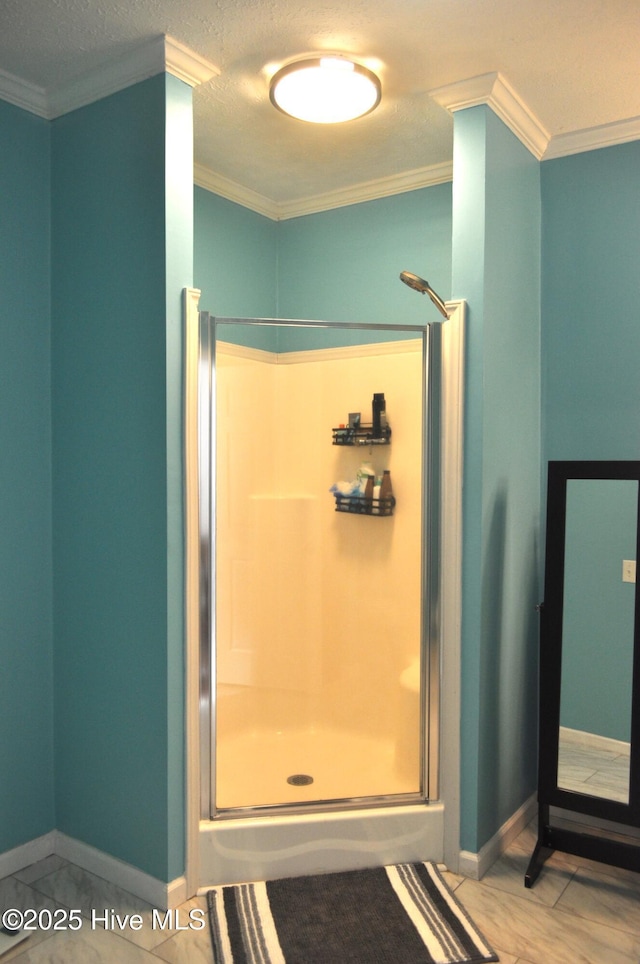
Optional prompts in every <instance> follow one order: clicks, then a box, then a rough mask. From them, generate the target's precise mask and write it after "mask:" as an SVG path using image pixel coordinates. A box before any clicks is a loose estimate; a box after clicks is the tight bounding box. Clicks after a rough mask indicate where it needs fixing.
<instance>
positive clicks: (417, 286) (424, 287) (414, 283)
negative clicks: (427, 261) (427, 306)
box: [400, 271, 449, 318]
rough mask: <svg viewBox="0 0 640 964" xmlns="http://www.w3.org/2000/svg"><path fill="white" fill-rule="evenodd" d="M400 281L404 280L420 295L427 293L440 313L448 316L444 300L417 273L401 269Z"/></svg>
mask: <svg viewBox="0 0 640 964" xmlns="http://www.w3.org/2000/svg"><path fill="white" fill-rule="evenodd" d="M400 281H404V283H405V284H406V285H409V287H410V288H413V290H414V291H419V292H420V294H421V295H429V297H430V298H431V300H432V301H433V303H434V305H435V306H436V308H437V309H438V311H439V312H440V314H441V315H444V317H445V318H448V317H449V313H448V311H447V309H446V306H445V303H444V301H443V300H442V298H441V297H440V296H439V295H437V294H436V293H435V291H434V290H433V288H432V287H431V285H430V284H429V282H428V281H425V280H424V278H419V277H418V275H417V274H412V273H411V272H410V271H401V272H400Z"/></svg>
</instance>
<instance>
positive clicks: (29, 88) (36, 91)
mask: <svg viewBox="0 0 640 964" xmlns="http://www.w3.org/2000/svg"><path fill="white" fill-rule="evenodd" d="M0 99H1V100H5V101H6V102H7V103H8V104H13V105H14V107H21V108H22V110H28V111H29V113H31V114H37V116H38V117H44V118H45V119H46V120H50V119H51V116H50V114H49V104H48V101H47V92H46V90H45V89H44V87H37V86H36V85H35V84H30V83H28V82H27V81H26V80H22V79H21V78H20V77H15V76H14V75H13V74H10V73H8V72H7V71H6V70H1V69H0Z"/></svg>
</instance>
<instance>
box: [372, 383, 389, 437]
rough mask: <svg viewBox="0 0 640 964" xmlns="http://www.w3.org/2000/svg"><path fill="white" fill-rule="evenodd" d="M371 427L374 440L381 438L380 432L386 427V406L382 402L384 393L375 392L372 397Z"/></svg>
mask: <svg viewBox="0 0 640 964" xmlns="http://www.w3.org/2000/svg"><path fill="white" fill-rule="evenodd" d="M372 409H373V427H372V435H373V437H374V438H382V430H383V428H386V426H387V405H386V402H385V400H384V392H376V393H375V394H374V396H373V403H372Z"/></svg>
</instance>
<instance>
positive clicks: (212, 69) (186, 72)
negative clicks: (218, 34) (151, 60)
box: [162, 34, 220, 87]
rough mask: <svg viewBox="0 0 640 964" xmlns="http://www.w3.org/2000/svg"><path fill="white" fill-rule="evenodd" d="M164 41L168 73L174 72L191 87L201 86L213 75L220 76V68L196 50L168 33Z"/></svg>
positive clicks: (174, 74) (175, 75)
mask: <svg viewBox="0 0 640 964" xmlns="http://www.w3.org/2000/svg"><path fill="white" fill-rule="evenodd" d="M162 40H163V41H164V63H165V69H166V71H167V73H168V74H173V76H174V77H177V78H178V79H179V80H183V81H184V82H185V83H186V84H189V86H190V87H199V86H200V84H206V83H207V81H209V80H211V78H212V77H219V76H220V68H219V67H216V65H215V64H213V63H211V61H210V60H207V58H206V57H201V56H200V54H197V53H196V52H195V50H192V49H191V48H190V47H186V46H185V44H181V43H180V41H179V40H175V39H174V38H173V37H170V36H169V35H168V34H166V35H165V36H164V37H163V38H162Z"/></svg>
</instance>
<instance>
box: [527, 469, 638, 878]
mask: <svg viewBox="0 0 640 964" xmlns="http://www.w3.org/2000/svg"><path fill="white" fill-rule="evenodd" d="M639 503H640V462H638V461H624V462H622V461H616V462H611V461H606V462H582V461H580V462H570V461H567V462H549V466H548V488H547V524H546V552H545V588H544V595H545V598H544V603H543V604H541V606H540V607H539V611H540V694H539V749H538V840H537V843H536V846H535V849H534V851H533V854H532V857H531V860H530V862H529V866H528V868H527V872H526V874H525V879H524V883H525V887H532V886H533V884H534V883H535V881H536V879H537V878H538V876H539V875H540V872H541V870H542V868H543V866H544V863H545V861H546V860H547V858H548V857H549V856H550V855H551V854H552V853H553V852H554V851H555V850H559V851H563V852H565V853H569V854H574V855H575V856H578V857H584V858H588V859H590V860H596V861H600V862H602V863H607V864H611V865H613V866H617V867H622V868H624V869H626V870H632V871H636V872H640V760H639V759H638V754H639V753H640V594H639V593H638V591H637V586H636V580H635V568H636V559H637V556H638V546H639V537H640V511H639Z"/></svg>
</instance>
